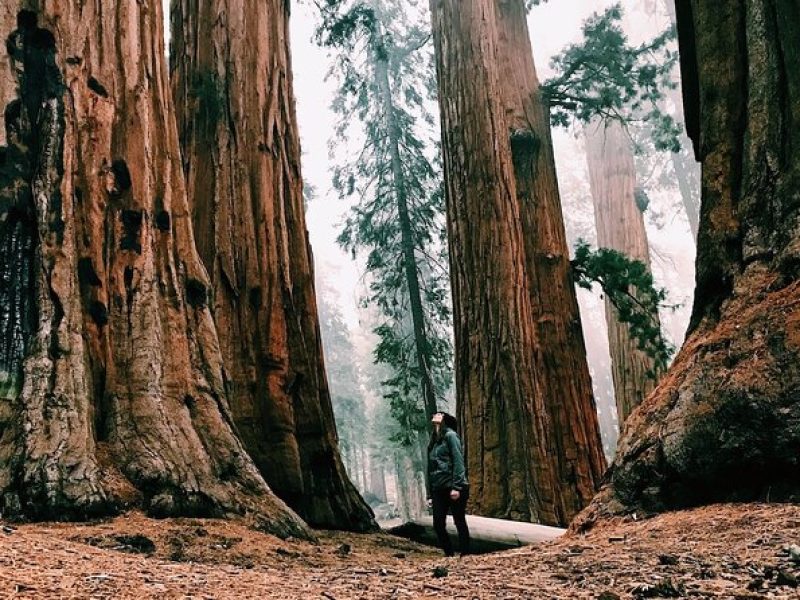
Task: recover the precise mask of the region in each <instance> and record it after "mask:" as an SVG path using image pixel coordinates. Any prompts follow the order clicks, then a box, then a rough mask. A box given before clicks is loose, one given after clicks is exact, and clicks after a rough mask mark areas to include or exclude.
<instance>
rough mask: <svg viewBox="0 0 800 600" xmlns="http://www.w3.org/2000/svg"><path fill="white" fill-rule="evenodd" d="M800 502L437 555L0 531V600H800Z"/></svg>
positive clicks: (379, 544) (383, 540)
mask: <svg viewBox="0 0 800 600" xmlns="http://www.w3.org/2000/svg"><path fill="white" fill-rule="evenodd" d="M791 544H800V506H799V505H787V504H783V505H780V504H741V505H718V506H711V507H705V508H701V509H696V510H690V511H684V512H678V513H672V514H667V515H662V516H659V517H655V518H652V519H648V520H641V521H628V522H610V523H604V524H601V525H599V526H598V527H596V528H595V529H594V530H592V531H591V532H589V533H588V534H586V535H572V536H569V537H564V538H562V539H559V540H557V541H555V542H549V543H545V544H541V545H538V546H535V547H533V546H531V547H526V548H519V549H515V550H510V551H507V552H501V553H495V554H487V555H482V556H469V557H466V558H443V557H442V556H441V555H439V554H438V553H437V552H436V551H435V550H434V549H432V548H429V547H425V546H421V545H418V544H415V543H412V542H409V541H406V540H403V539H400V538H396V537H392V536H389V535H385V534H373V535H356V534H344V533H328V532H324V533H321V534H320V538H319V543H318V544H311V543H308V542H300V541H292V540H289V541H284V540H280V539H277V538H274V537H271V536H269V535H266V534H263V533H259V532H256V531H253V530H251V529H248V528H247V527H246V526H244V525H243V524H240V523H235V522H226V521H216V520H201V519H170V520H163V521H157V520H152V519H148V518H146V517H144V516H142V515H140V514H136V513H134V514H129V515H126V516H123V517H120V518H117V519H114V520H110V521H104V522H98V523H90V524H34V525H19V526H16V525H11V524H3V523H0V597H2V598H48V599H50V598H114V599H126V598H135V599H137V600H140V599H144V598H162V599H165V598H198V599H206V598H276V599H277V598H298V599H299V598H302V599H306V598H311V599H313V598H321V599H327V600H345V599H351V598H352V599H355V598H385V599H389V598H397V599H404V598H417V599H422V598H428V599H433V598H480V599H483V598H485V599H495V598H515V599H516V598H520V599H521V598H543V599H544V598H547V599H549V598H564V599H566V598H570V599H571V598H593V599H602V600H614V599H615V598H622V599H629V598H664V597H667V598H669V597H687V598H730V599H741V600H744V599H753V600H754V599H756V598H800V588H798V587H797V585H798V583H797V578H798V576H800V564H796V563H793V562H792V560H791V558H790V556H789V553H788V551H787V547H788V546H789V545H791Z"/></svg>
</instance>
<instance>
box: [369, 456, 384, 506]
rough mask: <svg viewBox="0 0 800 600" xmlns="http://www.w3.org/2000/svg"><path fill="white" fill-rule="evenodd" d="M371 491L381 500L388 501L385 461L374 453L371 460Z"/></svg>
mask: <svg viewBox="0 0 800 600" xmlns="http://www.w3.org/2000/svg"><path fill="white" fill-rule="evenodd" d="M369 491H370V492H372V495H373V496H375V497H376V498H377V499H378V500H380V501H381V502H386V472H385V467H384V465H383V462H381V460H380V459H379V458H378V457H377V456H375V455H374V454H373V455H372V456H371V457H370V461H369Z"/></svg>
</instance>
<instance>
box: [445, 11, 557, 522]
mask: <svg viewBox="0 0 800 600" xmlns="http://www.w3.org/2000/svg"><path fill="white" fill-rule="evenodd" d="M431 13H432V17H433V33H434V40H435V44H436V56H437V67H438V85H439V103H440V107H441V114H442V134H443V139H442V147H443V153H444V168H445V188H446V196H447V225H448V233H449V242H450V265H451V279H452V288H453V310H454V325H455V365H456V391H457V405H458V413H459V418H460V420H461V423H462V426H463V439H464V446H465V452H466V462H467V469H468V472H469V478H470V483H471V485H472V489H471V504H472V510H473V511H475V512H477V513H478V514H484V515H491V516H504V517H508V518H514V519H526V520H527V519H530V520H534V521H541V522H544V523H558V522H559V521H560V515H559V508H560V500H559V498H558V493H559V484H558V478H557V476H556V469H555V465H554V462H553V458H552V456H551V455H550V454H549V452H548V450H549V448H550V438H549V435H548V429H549V428H548V418H547V411H546V408H545V403H544V397H543V388H542V381H541V375H540V374H539V373H538V370H537V354H538V352H539V349H538V347H537V331H536V326H535V323H534V313H533V310H532V308H531V293H530V288H529V280H528V269H527V267H526V254H525V238H524V234H523V229H522V214H521V212H520V206H519V203H518V202H517V198H516V184H515V181H514V166H513V164H512V155H511V147H510V140H509V135H508V132H509V121H508V119H507V117H506V115H505V106H504V104H503V96H502V88H501V85H500V81H499V78H500V70H499V68H498V65H497V60H496V55H497V52H498V41H497V40H498V31H497V15H496V12H495V1H494V0H433V1H432V2H431Z"/></svg>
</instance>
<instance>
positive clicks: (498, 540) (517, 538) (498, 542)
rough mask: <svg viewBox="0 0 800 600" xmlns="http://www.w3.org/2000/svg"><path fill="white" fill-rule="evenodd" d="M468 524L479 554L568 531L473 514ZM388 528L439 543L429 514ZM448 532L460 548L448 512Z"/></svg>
mask: <svg viewBox="0 0 800 600" xmlns="http://www.w3.org/2000/svg"><path fill="white" fill-rule="evenodd" d="M467 526H468V527H469V533H470V538H471V549H472V552H473V553H478V554H481V553H484V552H495V551H497V550H508V549H509V548H518V547H520V546H528V545H530V544H538V543H541V542H547V541H550V540H554V539H556V538H558V537H561V535H563V534H564V532H565V531H566V530H564V529H559V528H557V527H548V526H546V525H537V524H536V523H523V522H520V521H507V520H505V519H490V518H488V517H478V516H474V515H467ZM386 531H387V532H388V533H390V534H392V535H396V536H399V537H403V538H406V539H409V540H412V541H414V542H419V543H421V544H427V545H429V546H435V545H437V540H436V533H435V532H434V531H433V517H430V516H423V517H418V518H416V519H414V520H413V521H409V522H407V523H403V524H402V525H398V526H395V527H391V528H388V529H387V530H386ZM447 533H448V534H449V535H450V539H451V540H453V544H454V547H455V548H458V533H457V532H456V528H455V525H454V524H453V520H452V517H449V516H448V517H447Z"/></svg>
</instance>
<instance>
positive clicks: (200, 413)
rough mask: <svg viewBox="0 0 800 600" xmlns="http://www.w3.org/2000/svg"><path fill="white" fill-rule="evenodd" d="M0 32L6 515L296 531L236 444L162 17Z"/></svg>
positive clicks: (61, 9)
mask: <svg viewBox="0 0 800 600" xmlns="http://www.w3.org/2000/svg"><path fill="white" fill-rule="evenodd" d="M40 4H43V5H45V6H46V7H47V8H45V9H41V10H36V7H37V6H39V5H40ZM0 33H1V34H2V37H3V39H4V40H5V41H6V43H5V45H4V49H5V51H6V53H7V54H6V57H5V58H4V59H3V60H2V61H0V102H1V103H2V105H3V107H4V109H5V110H4V113H3V118H2V121H1V122H0V125H2V126H1V127H0V131H1V132H2V133H0V255H1V256H0V307H2V308H1V309H0V340H2V341H1V342H0V378H1V381H2V383H0V386H1V387H2V393H1V394H0V497H2V503H3V505H2V512H3V515H4V516H17V517H19V516H26V517H31V518H84V517H87V516H90V515H99V514H109V513H113V512H115V511H117V510H119V509H121V508H124V507H125V506H129V505H139V506H142V507H143V508H145V509H146V510H147V511H149V512H150V513H151V514H155V515H178V514H196V515H225V514H229V513H235V512H242V511H244V510H257V511H259V512H261V513H262V514H264V515H265V516H267V517H269V518H270V521H269V522H268V523H267V525H268V526H269V527H270V528H271V529H272V530H273V531H275V532H278V533H284V534H298V533H303V532H304V531H305V528H304V525H303V524H302V522H301V521H300V520H299V519H298V518H297V516H296V515H294V513H292V512H291V511H290V510H289V509H288V508H287V507H286V506H285V505H284V504H283V503H282V502H281V501H279V500H278V499H277V498H275V497H274V496H273V495H272V494H271V492H270V491H269V489H268V488H267V486H266V484H265V483H264V480H263V479H262V477H261V476H260V475H259V473H258V470H257V469H256V467H255V465H254V464H253V463H252V461H251V460H250V458H249V457H248V456H247V454H246V452H245V450H244V449H243V448H242V446H241V444H240V442H239V441H238V439H237V437H236V435H235V434H234V431H233V427H232V423H231V416H230V410H229V407H228V401H227V394H226V390H225V387H224V382H223V365H222V357H221V354H220V350H219V344H218V341H217V334H216V331H215V327H214V323H213V321H212V317H211V313H210V311H209V307H208V304H207V301H208V297H209V294H208V279H207V275H206V272H205V269H204V268H203V265H202V262H201V261H200V258H199V256H198V255H197V252H196V250H195V246H194V235H193V232H192V225H191V221H190V220H189V218H188V205H187V198H186V193H185V186H184V179H183V173H182V171H181V165H180V161H179V159H178V156H179V150H178V140H177V134H176V133H177V132H176V128H175V121H174V117H173V116H172V102H171V97H170V93H169V86H168V85H167V73H166V65H165V62H164V47H163V29H162V11H161V3H160V2H157V1H154V0H142V1H140V2H120V3H113V4H109V3H107V2H105V1H101V0H94V1H92V0H90V1H86V0H81V1H80V2H78V1H77V0H64V1H62V2H58V3H46V4H45V3H38V2H27V1H22V2H14V1H12V2H5V3H4V4H3V7H2V9H0Z"/></svg>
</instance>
